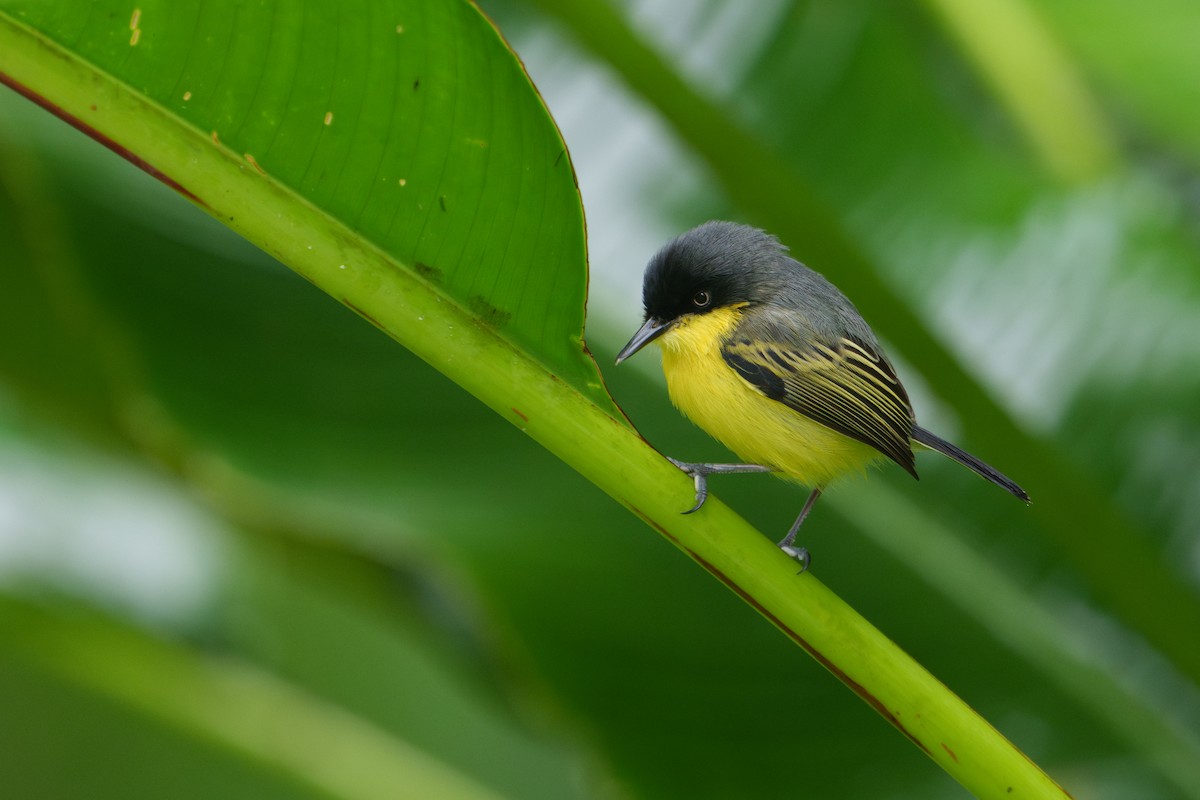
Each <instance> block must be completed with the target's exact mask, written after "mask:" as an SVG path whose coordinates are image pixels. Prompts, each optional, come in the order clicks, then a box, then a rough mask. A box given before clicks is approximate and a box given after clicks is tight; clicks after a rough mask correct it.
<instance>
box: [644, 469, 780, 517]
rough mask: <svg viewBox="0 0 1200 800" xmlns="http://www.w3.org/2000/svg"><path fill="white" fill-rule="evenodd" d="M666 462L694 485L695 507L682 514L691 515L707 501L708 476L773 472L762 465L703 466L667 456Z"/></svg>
mask: <svg viewBox="0 0 1200 800" xmlns="http://www.w3.org/2000/svg"><path fill="white" fill-rule="evenodd" d="M667 460H668V461H670V462H671V463H672V464H674V465H675V466H677V467H679V468H680V469H681V470H683V471H684V472H686V473H687V474H688V475H691V476H692V481H693V482H694V483H695V485H696V505H694V506H692V507H691V508H689V509H688V510H687V511H684V512H682V513H684V514H692V513H695V512H697V511H699V510H700V509H701V508H702V507H703V506H704V501H706V500H707V499H708V476H709V475H729V474H733V473H737V472H774V471H775V470H774V469H772V468H771V467H766V466H763V465H762V464H703V463H699V464H698V463H693V462H691V461H680V460H678V459H675V458H671V457H670V456H667Z"/></svg>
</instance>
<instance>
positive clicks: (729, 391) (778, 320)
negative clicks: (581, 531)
mask: <svg viewBox="0 0 1200 800" xmlns="http://www.w3.org/2000/svg"><path fill="white" fill-rule="evenodd" d="M642 301H643V304H644V306H645V312H646V322H645V324H644V325H642V327H641V329H640V330H638V332H637V333H635V334H634V335H633V338H632V339H630V340H629V343H628V344H626V345H625V347H624V348H622V350H621V352H620V353H619V354H618V355H617V363H618V364H620V363H621V362H622V361H624V360H625V359H627V358H629V357H630V356H631V355H633V354H634V353H636V352H637V351H638V350H640V349H642V348H643V347H644V346H646V345H647V344H649V343H650V342H657V343H658V344H659V345H660V346H661V347H662V353H663V362H662V363H663V372H664V373H665V374H666V378H667V390H668V392H669V393H670V396H671V401H672V402H673V403H674V404H675V406H676V407H677V408H678V409H679V410H680V411H682V412H683V413H684V415H685V416H687V417H688V418H689V419H691V420H692V421H693V422H695V423H696V424H697V425H699V426H700V427H701V428H703V429H704V430H706V431H708V433H710V434H711V435H712V436H714V437H715V438H716V439H718V440H719V441H720V442H721V443H723V444H724V445H725V446H726V447H728V448H729V449H730V450H732V451H733V452H734V453H736V454H737V455H738V456H739V457H740V458H742V459H745V460H746V462H747V463H744V464H697V463H690V462H684V461H676V460H675V459H671V461H672V462H673V463H674V464H675V465H676V466H678V467H680V468H681V469H682V470H684V471H685V472H687V473H688V474H689V475H691V476H692V477H693V479H694V481H695V485H696V505H695V506H694V507H693V508H692V509H690V510H689V511H686V512H684V513H688V514H690V513H691V512H692V511H697V510H699V509H700V507H701V506H702V505H704V501H705V499H706V498H707V496H708V486H707V477H708V476H709V475H712V474H718V473H735V472H777V473H780V474H781V475H782V476H783V477H785V478H787V479H790V480H793V481H796V482H798V483H802V484H805V485H807V486H811V487H813V489H812V493H811V494H810V495H809V497H808V501H807V502H805V504H804V508H803V509H802V510H801V512H800V515H799V516H798V517H797V518H796V522H795V523H794V524H793V525H792V527H791V529H790V530H789V531H788V533H787V535H786V536H784V538H783V539H782V540H781V541H780V542H779V547H780V548H781V549H782V550H783V551H784V552H785V553H787V554H788V555H790V556H792V557H794V558H796V559H797V560H799V561H800V563H801V565H802V566H803V568H807V567H808V563H809V555H808V551H807V550H805V549H804V548H803V547H796V546H795V540H796V533H797V532H798V531H799V530H800V525H801V524H802V523H803V522H804V519H805V517H807V516H808V512H809V511H810V510H811V509H812V506H813V503H815V502H816V500H817V498H818V497H820V495H821V492H822V490H823V489H824V488H825V487H826V486H828V485H829V483H830V482H832V481H833V480H835V479H837V478H839V477H841V476H843V475H847V474H850V473H854V472H861V471H862V470H864V469H865V468H866V467H867V466H868V465H870V464H871V463H872V462H875V461H877V460H880V459H883V458H889V459H891V460H892V461H895V462H896V463H897V464H899V465H900V466H901V467H903V468H904V469H905V470H907V471H908V472H909V474H911V475H912V476H913V477H914V478H915V477H917V470H916V466H915V460H914V458H913V447H914V446H916V445H919V446H922V447H926V448H929V449H932V450H936V451H938V452H939V453H942V454H943V455H946V456H948V457H950V458H951V459H953V460H955V461H957V462H958V463H959V464H962V465H963V466H965V467H967V468H968V469H970V470H972V471H973V472H975V473H976V474H978V475H980V476H981V477H983V478H985V479H987V480H989V481H991V482H992V483H994V484H996V485H998V486H1000V487H1002V488H1004V489H1006V490H1007V491H1009V492H1011V493H1012V494H1013V495H1014V496H1016V497H1018V498H1019V499H1021V500H1024V501H1025V502H1027V503H1028V502H1029V495H1027V494H1026V493H1025V490H1024V489H1022V488H1021V487H1020V486H1018V485H1017V484H1016V483H1014V482H1013V481H1011V480H1010V479H1008V478H1007V477H1005V476H1004V475H1002V474H1001V473H1000V472H998V471H997V470H995V469H993V468H992V467H990V466H988V465H987V464H985V463H983V462H982V461H980V460H979V459H977V458H975V457H974V456H972V455H971V454H969V453H967V452H965V451H963V450H961V449H959V448H958V447H955V446H954V445H953V444H951V443H949V442H947V441H945V440H944V439H941V438H939V437H937V436H935V435H934V434H932V433H930V432H929V431H927V430H925V429H924V428H922V427H920V426H918V425H917V424H916V420H915V418H914V416H913V411H912V406H911V404H910V403H909V400H908V394H907V393H906V392H905V391H904V387H903V386H902V385H901V384H900V380H899V379H898V378H897V377H896V373H895V370H893V369H892V365H891V364H889V363H888V360H887V358H885V357H884V355H883V352H882V350H881V349H880V347H879V343H878V342H877V341H876V339H875V335H874V334H873V333H872V332H871V328H870V327H869V326H868V325H867V323H866V321H865V320H863V318H862V315H860V314H859V313H858V310H857V309H856V308H855V307H854V305H853V304H852V303H851V302H850V301H849V300H848V299H847V298H846V296H845V295H843V294H842V293H841V292H840V291H839V290H838V289H837V287H836V286H834V285H833V284H832V283H830V282H829V281H827V280H826V279H825V278H824V277H822V276H821V275H820V274H818V273H816V272H814V271H812V270H811V269H809V268H808V267H806V266H804V265H803V264H801V263H800V262H799V261H797V260H795V259H794V258H792V257H791V256H789V255H788V252H787V248H785V247H784V246H783V245H782V244H780V242H779V240H778V239H776V238H775V237H774V236H771V235H770V234H767V233H765V232H763V231H761V230H758V229H756V228H751V227H749V226H746V225H738V224H735V223H732V222H706V223H704V224H703V225H701V226H699V227H698V228H694V229H692V230H690V231H688V232H687V233H684V234H683V235H681V236H679V237H678V238H676V239H675V240H673V241H672V242H670V243H668V244H667V245H666V246H665V247H663V249H662V250H660V251H659V252H658V254H657V255H655V256H654V258H653V259H651V261H650V264H649V265H648V266H647V267H646V275H645V279H644V283H643V286H642Z"/></svg>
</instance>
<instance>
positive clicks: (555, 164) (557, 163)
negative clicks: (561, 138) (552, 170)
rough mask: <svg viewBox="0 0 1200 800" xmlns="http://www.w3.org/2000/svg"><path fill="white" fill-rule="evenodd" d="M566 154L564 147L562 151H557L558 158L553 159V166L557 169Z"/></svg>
mask: <svg viewBox="0 0 1200 800" xmlns="http://www.w3.org/2000/svg"><path fill="white" fill-rule="evenodd" d="M566 154H567V148H565V147H564V148H563V149H562V150H559V151H558V158H556V159H554V166H556V167H557V166H558V165H559V163H560V162H561V161H562V157H563V156H565V155H566Z"/></svg>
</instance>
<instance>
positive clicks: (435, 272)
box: [413, 261, 442, 283]
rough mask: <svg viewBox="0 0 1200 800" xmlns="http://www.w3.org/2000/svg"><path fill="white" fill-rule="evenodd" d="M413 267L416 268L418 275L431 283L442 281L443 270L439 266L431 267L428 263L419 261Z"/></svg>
mask: <svg viewBox="0 0 1200 800" xmlns="http://www.w3.org/2000/svg"><path fill="white" fill-rule="evenodd" d="M413 268H414V269H416V271H417V274H418V275H420V276H421V277H422V278H424V279H425V280H427V281H429V282H430V283H441V282H442V271H441V270H440V269H438V268H437V267H431V266H429V265H428V264H422V263H421V262H420V261H418V262H416V263H415V264H413Z"/></svg>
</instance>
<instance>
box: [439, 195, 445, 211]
mask: <svg viewBox="0 0 1200 800" xmlns="http://www.w3.org/2000/svg"><path fill="white" fill-rule="evenodd" d="M438 205H439V206H441V207H442V211H445V210H446V195H442V196H441V197H439V198H438Z"/></svg>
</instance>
